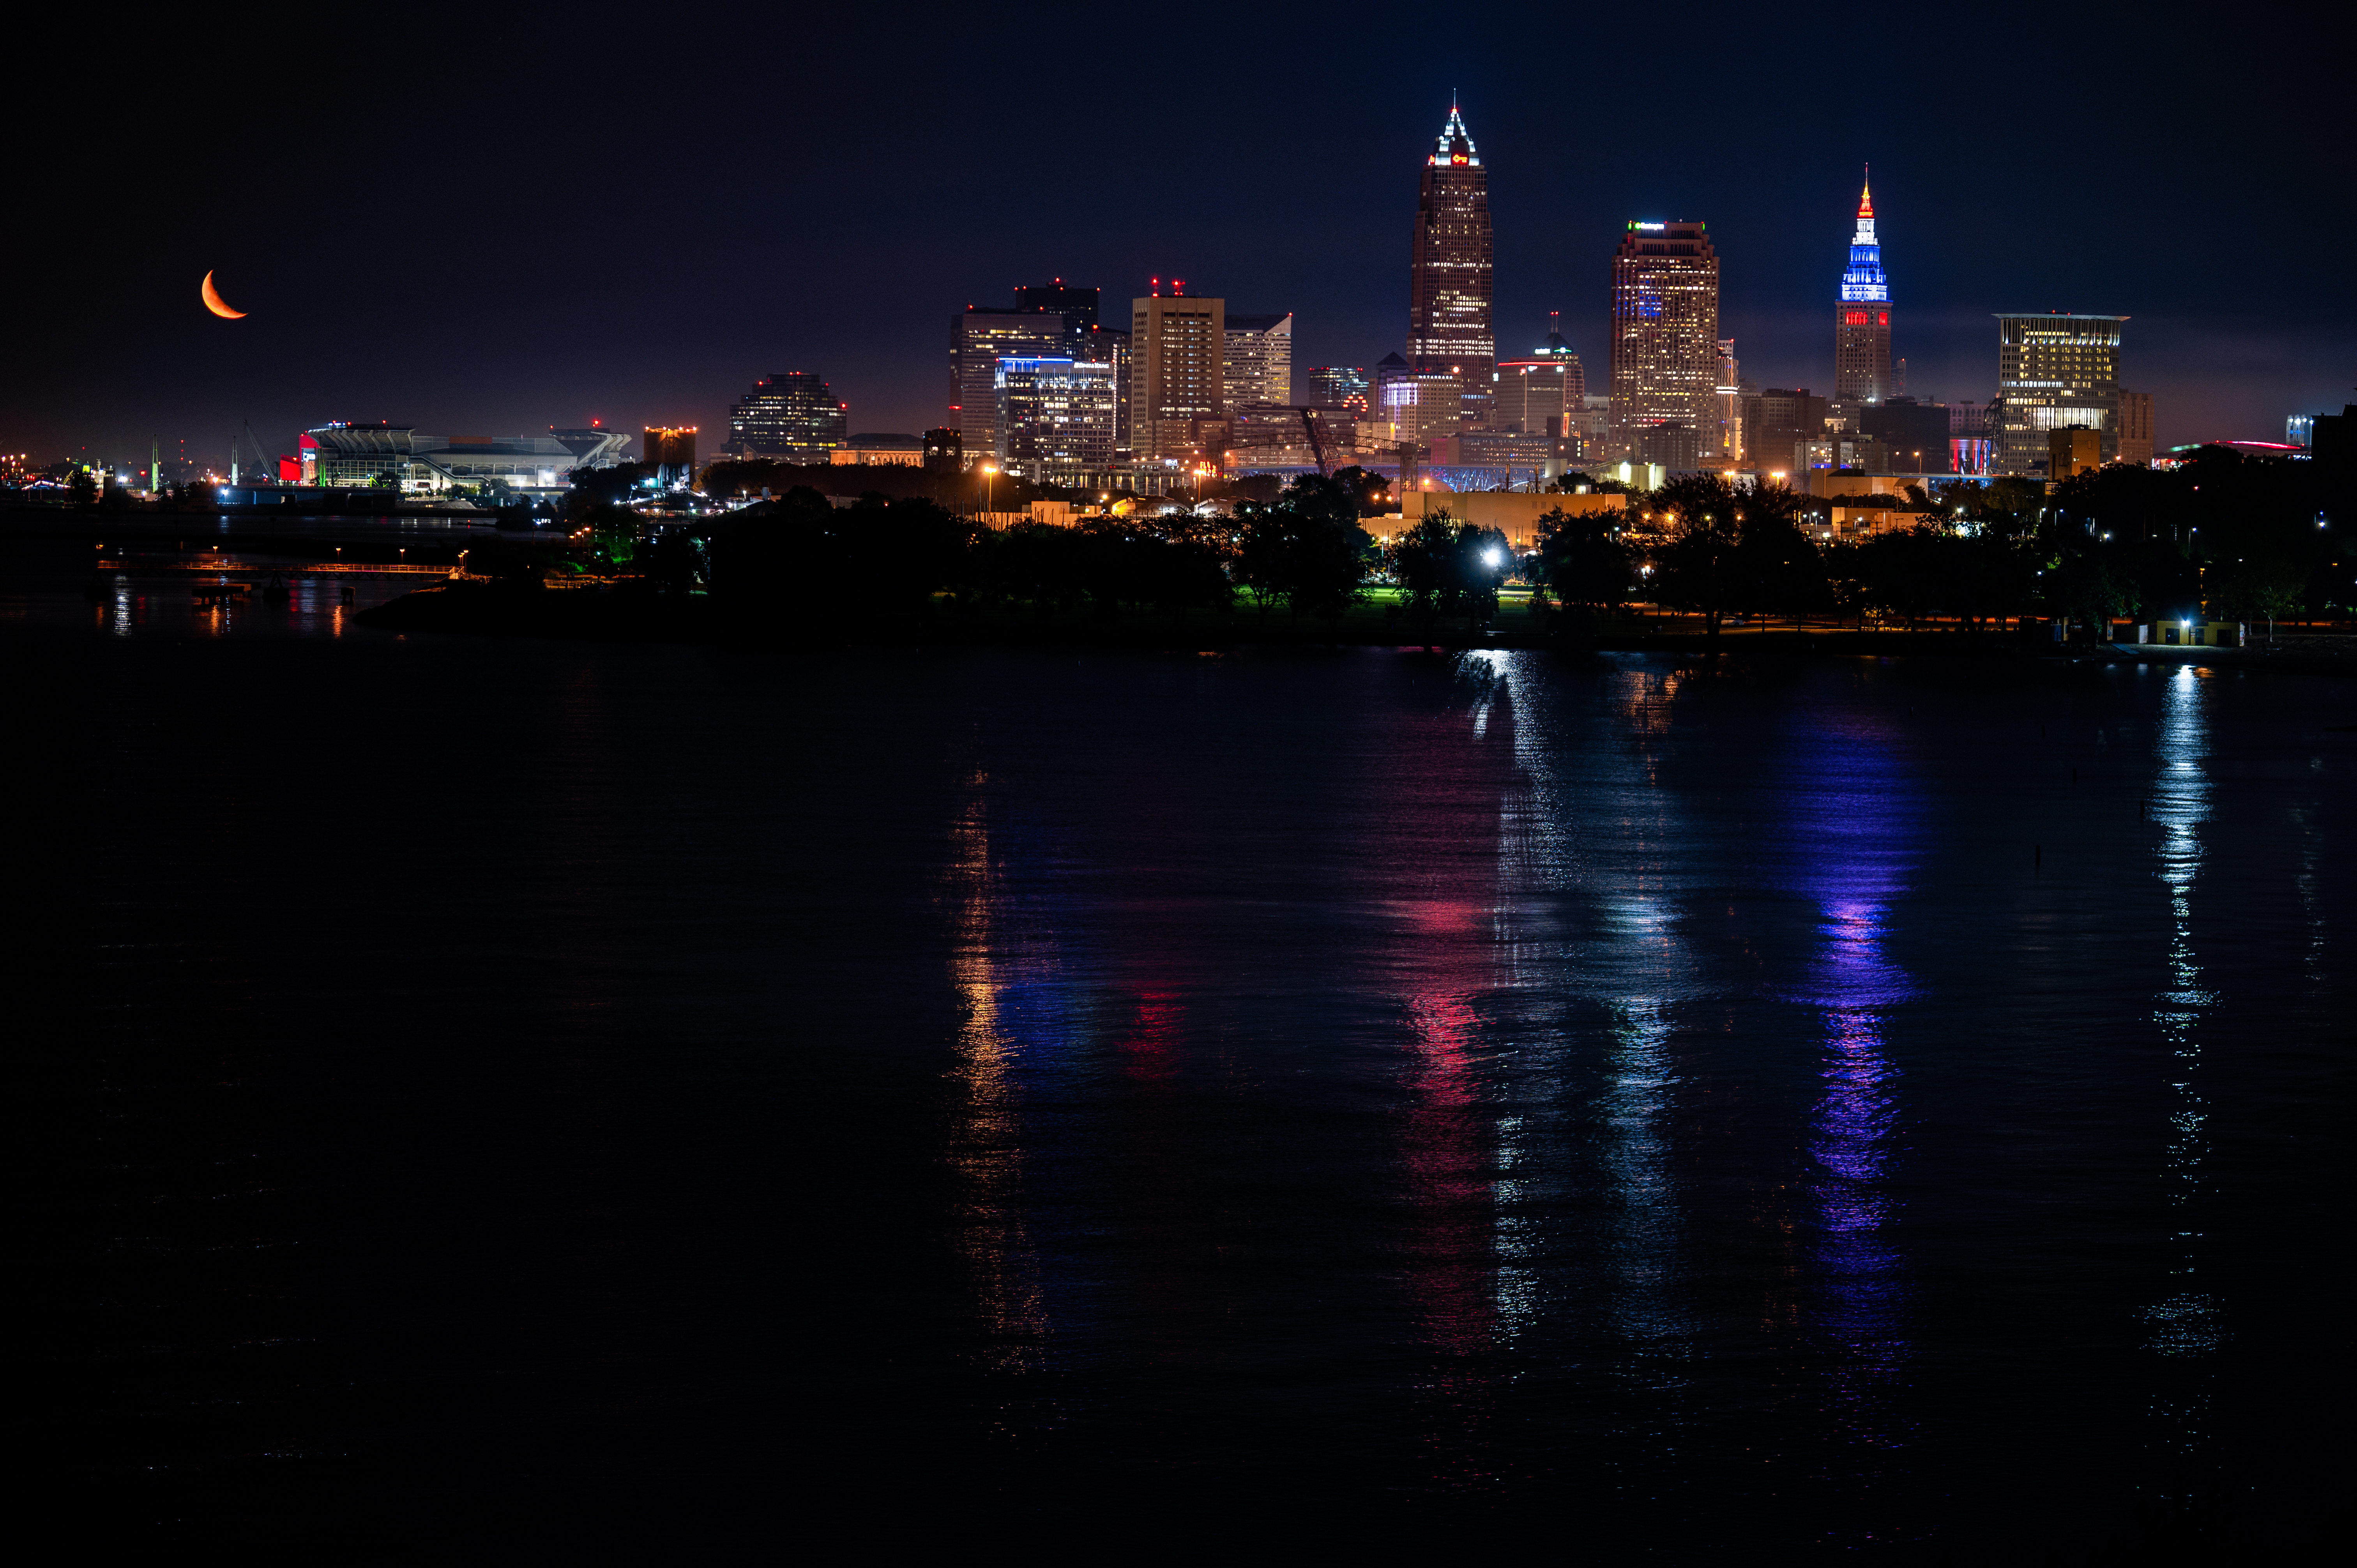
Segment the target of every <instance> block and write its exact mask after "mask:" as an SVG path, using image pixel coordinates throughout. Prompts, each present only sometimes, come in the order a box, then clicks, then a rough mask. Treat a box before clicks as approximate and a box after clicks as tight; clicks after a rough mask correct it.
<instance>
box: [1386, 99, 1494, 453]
mask: <svg viewBox="0 0 2357 1568" xmlns="http://www.w3.org/2000/svg"><path fill="white" fill-rule="evenodd" d="M1407 286H1408V303H1407V360H1408V365H1409V368H1410V369H1412V370H1414V371H1417V372H1419V373H1426V374H1432V373H1437V374H1442V375H1449V376H1454V377H1456V378H1457V383H1458V388H1459V395H1460V397H1462V398H1463V400H1464V401H1463V403H1462V406H1461V410H1460V412H1461V413H1462V415H1463V417H1464V418H1465V419H1466V420H1467V421H1468V422H1469V423H1473V424H1480V423H1481V422H1482V421H1483V419H1484V416H1485V415H1486V413H1487V409H1488V404H1489V401H1490V378H1491V371H1494V370H1495V369H1496V368H1497V363H1498V335H1497V332H1496V331H1495V329H1494V328H1492V327H1491V319H1490V305H1491V295H1492V283H1491V240H1490V174H1489V171H1488V170H1487V169H1484V168H1483V167H1482V166H1481V158H1480V154H1478V153H1476V152H1475V151H1474V150H1473V138H1472V137H1471V136H1469V135H1468V134H1466V131H1465V117H1464V116H1463V115H1462V114H1461V113H1458V108H1457V106H1456V105H1455V104H1454V103H1452V104H1450V105H1449V106H1448V124H1444V125H1443V126H1442V127H1441V129H1440V142H1439V145H1438V146H1437V148H1436V149H1435V150H1434V151H1433V152H1432V153H1431V154H1430V155H1429V156H1426V158H1425V160H1424V177H1423V181H1422V184H1421V185H1420V186H1419V187H1418V189H1417V194H1416V203H1415V240H1414V242H1413V243H1412V245H1411V247H1410V250H1409V253H1408V285H1407Z"/></svg>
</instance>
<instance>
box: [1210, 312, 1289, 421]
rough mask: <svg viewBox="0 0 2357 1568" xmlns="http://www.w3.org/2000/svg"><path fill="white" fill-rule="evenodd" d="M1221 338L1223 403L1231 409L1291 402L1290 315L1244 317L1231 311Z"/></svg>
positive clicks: (1285, 313)
mask: <svg viewBox="0 0 2357 1568" xmlns="http://www.w3.org/2000/svg"><path fill="white" fill-rule="evenodd" d="M1223 336H1224V338H1225V339H1226V345H1225V349H1224V351H1223V353H1222V360H1223V366H1222V376H1223V378H1224V380H1225V390H1224V392H1223V393H1222V401H1223V402H1225V403H1227V404H1229V405H1230V406H1233V405H1236V404H1239V403H1291V402H1292V401H1293V313H1292V312H1290V311H1286V312H1283V313H1281V314H1279V315H1275V316H1258V315H1254V316H1246V315H1239V314H1237V313H1235V312H1233V311H1231V312H1230V313H1229V314H1228V317H1227V326H1226V328H1225V329H1224V333H1223Z"/></svg>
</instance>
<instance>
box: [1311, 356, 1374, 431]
mask: <svg viewBox="0 0 2357 1568" xmlns="http://www.w3.org/2000/svg"><path fill="white" fill-rule="evenodd" d="M1309 401H1310V402H1311V403H1320V404H1323V405H1325V406H1327V407H1330V408H1347V409H1350V410H1351V411H1352V412H1353V413H1357V414H1358V416H1359V417H1360V418H1361V419H1364V418H1366V417H1367V370H1366V367H1365V366H1364V365H1312V366H1310V367H1309Z"/></svg>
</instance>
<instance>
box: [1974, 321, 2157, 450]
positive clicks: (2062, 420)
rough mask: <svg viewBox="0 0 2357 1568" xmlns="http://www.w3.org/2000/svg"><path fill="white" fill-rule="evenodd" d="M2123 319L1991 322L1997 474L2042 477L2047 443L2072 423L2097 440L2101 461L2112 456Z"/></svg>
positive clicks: (2116, 444)
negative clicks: (2086, 430) (1994, 324)
mask: <svg viewBox="0 0 2357 1568" xmlns="http://www.w3.org/2000/svg"><path fill="white" fill-rule="evenodd" d="M2126 319H2127V317H2125V316H2066V315H2064V314H2063V313H2061V311H2051V312H2048V313H2045V314H2042V315H2037V316H2031V315H2026V314H2025V315H2020V316H2000V317H1997V318H1996V342H1997V349H1996V401H1995V402H1994V403H1991V404H1990V405H1989V424H1990V425H1991V429H1990V431H1989V435H1991V437H1993V438H1994V440H1995V442H1996V454H1995V462H1996V471H1997V472H1998V473H2000V474H2042V473H2044V472H2045V471H2046V467H2047V464H2048V462H2049V460H2050V457H2051V456H2052V444H2051V443H2050V441H2049V440H2048V439H2047V437H2048V436H2049V435H2050V434H2051V433H2052V432H2054V431H2057V430H2069V429H2071V428H2072V427H2073V426H2074V425H2075V426H2079V427H2082V428H2084V429H2088V430H2093V431H2094V432H2096V433H2097V434H2098V435H2100V436H2101V437H2102V441H2101V447H2102V454H2103V456H2102V461H2104V462H2106V463H2108V462H2111V461H2113V460H2114V459H2115V458H2117V457H2118V456H2119V455H2120V447H2119V436H2120V432H2119V399H2120V324H2121V323H2122V322H2124V321H2126Z"/></svg>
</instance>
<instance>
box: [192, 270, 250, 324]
mask: <svg viewBox="0 0 2357 1568" xmlns="http://www.w3.org/2000/svg"><path fill="white" fill-rule="evenodd" d="M198 292H199V293H200V294H202V295H204V297H205V308H206V309H207V310H210V311H211V312H212V313H213V314H214V315H215V316H219V317H224V318H226V319H228V320H231V321H236V320H239V319H241V318H242V317H243V316H244V315H245V312H244V311H242V310H231V308H230V307H229V301H227V300H225V299H223V298H222V297H221V290H219V289H217V288H215V287H214V286H213V274H210V273H207V274H205V286H204V287H203V288H202V289H200V290H199V291H198Z"/></svg>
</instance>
